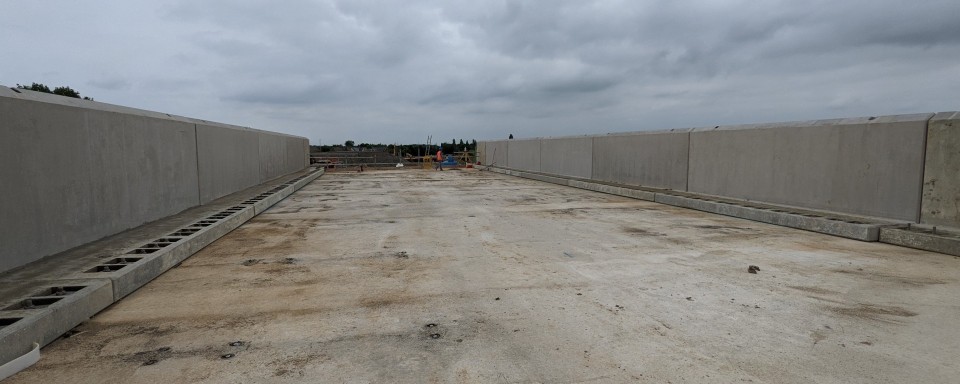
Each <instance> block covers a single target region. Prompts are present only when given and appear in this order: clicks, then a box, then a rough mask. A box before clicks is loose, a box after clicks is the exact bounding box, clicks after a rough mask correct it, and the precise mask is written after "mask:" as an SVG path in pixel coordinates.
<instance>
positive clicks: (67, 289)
mask: <svg viewBox="0 0 960 384" xmlns="http://www.w3.org/2000/svg"><path fill="white" fill-rule="evenodd" d="M84 288H86V286H83V285H77V286H63V287H50V288H46V289H44V290H42V291H40V292H37V294H36V295H34V296H67V295H72V294H74V293H76V292H79V291H80V290H81V289H84Z"/></svg>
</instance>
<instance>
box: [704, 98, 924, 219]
mask: <svg viewBox="0 0 960 384" xmlns="http://www.w3.org/2000/svg"><path fill="white" fill-rule="evenodd" d="M932 116H933V115H932V114H916V115H898V116H883V117H878V118H855V119H838V120H822V121H808V122H795V123H777V124H767V125H749V126H733V127H720V128H718V129H714V128H703V129H697V130H694V131H693V132H692V133H691V135H690V171H689V180H690V181H689V183H690V185H689V191H690V192H698V193H705V194H710V195H717V196H726V197H731V198H738V199H747V200H757V201H762V202H767V203H775V204H786V205H794V206H800V207H806V208H812V209H822V210H828V211H835V212H844V213H851V214H857V215H866V216H876V217H884V218H890V219H898V220H908V221H914V222H915V221H916V220H918V219H919V211H920V189H919V188H918V186H919V185H920V184H921V183H922V174H923V161H924V159H923V151H924V136H925V132H926V126H927V120H928V119H930V117H932Z"/></svg>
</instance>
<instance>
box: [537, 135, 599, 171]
mask: <svg viewBox="0 0 960 384" xmlns="http://www.w3.org/2000/svg"><path fill="white" fill-rule="evenodd" d="M540 170H541V171H542V172H545V173H549V174H552V175H561V176H570V177H579V178H582V179H589V178H590V177H592V175H593V138H592V137H568V138H557V139H543V140H542V141H541V142H540Z"/></svg>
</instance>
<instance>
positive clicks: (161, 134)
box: [0, 87, 307, 272]
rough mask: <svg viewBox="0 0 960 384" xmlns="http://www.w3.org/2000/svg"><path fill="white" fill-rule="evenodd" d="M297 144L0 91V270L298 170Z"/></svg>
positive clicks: (300, 149) (301, 155)
mask: <svg viewBox="0 0 960 384" xmlns="http://www.w3.org/2000/svg"><path fill="white" fill-rule="evenodd" d="M197 127H199V130H198V128H197ZM294 141H296V142H298V143H300V144H301V145H286V142H294ZM305 142H306V139H304V138H295V139H294V137H293V136H289V135H282V134H273V133H268V132H263V131H255V130H251V129H247V128H241V127H235V126H229V125H224V124H219V123H211V122H206V121H203V120H197V119H190V118H185V117H181V116H172V115H168V114H164V113H159V112H151V111H144V110H139V109H134V108H127V107H122V106H116V105H110V104H104V103H98V102H93V101H86V100H79V99H73V98H68V97H62V96H57V95H50V94H43V93H38V92H31V91H14V90H11V89H10V88H5V87H0V164H3V167H0V212H2V214H0V272H3V271H6V270H9V269H12V268H16V267H19V266H22V265H24V264H27V263H30V262H32V261H36V260H39V259H40V258H43V257H45V256H49V255H53V254H56V253H59V252H62V251H65V250H67V249H70V248H73V247H76V246H79V245H82V244H85V243H88V242H90V241H94V240H97V239H100V238H103V237H106V236H110V235H113V234H116V233H118V232H121V231H123V230H126V229H130V228H134V227H136V226H139V225H141V224H144V223H147V222H150V221H154V220H157V219H161V218H163V217H166V216H169V215H172V214H176V213H178V212H180V211H183V210H185V209H188V208H190V207H194V206H196V205H198V204H202V203H204V202H208V201H210V200H212V199H214V198H216V197H219V196H223V195H226V194H229V193H233V192H236V191H238V190H241V189H244V188H247V187H249V186H252V185H255V184H257V183H259V182H260V178H261V176H263V175H267V176H269V178H270V179H272V178H275V177H277V176H281V175H282V174H285V173H290V172H294V171H297V170H299V169H302V168H303V166H304V165H305V162H306V151H307V147H306V145H303V144H302V143H305ZM278 143H279V144H278ZM198 146H199V147H198ZM264 148H266V152H267V156H265V157H261V155H260V152H261V150H262V149H264ZM284 151H287V152H284ZM295 159H297V160H298V161H297V160H295Z"/></svg>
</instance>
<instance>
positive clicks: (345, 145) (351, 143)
mask: <svg viewBox="0 0 960 384" xmlns="http://www.w3.org/2000/svg"><path fill="white" fill-rule="evenodd" d="M353 144H354V142H353V140H347V142H345V143H343V146H344V147H347V148H353Z"/></svg>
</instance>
